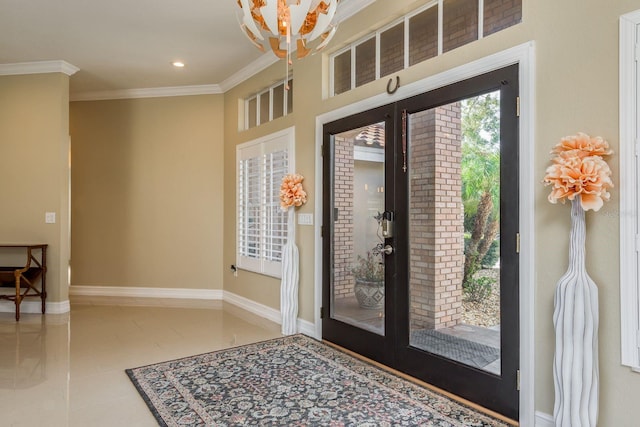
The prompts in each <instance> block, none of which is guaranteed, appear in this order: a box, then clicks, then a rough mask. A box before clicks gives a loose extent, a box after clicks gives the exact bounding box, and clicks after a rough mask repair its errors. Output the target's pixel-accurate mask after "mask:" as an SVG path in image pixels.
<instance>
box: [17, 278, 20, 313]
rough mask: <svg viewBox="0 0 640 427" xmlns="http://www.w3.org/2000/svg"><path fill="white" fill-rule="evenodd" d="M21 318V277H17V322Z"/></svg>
mask: <svg viewBox="0 0 640 427" xmlns="http://www.w3.org/2000/svg"><path fill="white" fill-rule="evenodd" d="M19 320H20V277H17V278H16V322H17V321H19Z"/></svg>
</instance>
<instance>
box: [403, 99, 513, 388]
mask: <svg viewBox="0 0 640 427" xmlns="http://www.w3.org/2000/svg"><path fill="white" fill-rule="evenodd" d="M499 96H500V92H499V91H498V92H492V93H488V94H484V95H480V96H476V97H473V98H468V99H464V100H462V101H459V102H455V103H451V104H448V105H443V106H439V107H436V108H433V109H430V110H426V111H421V112H418V113H414V114H409V115H408V120H407V122H408V134H409V138H410V140H409V144H408V146H409V149H410V152H409V172H410V178H409V212H410V213H409V299H410V304H409V310H410V313H409V319H410V345H411V346H412V347H415V348H418V349H421V350H425V351H428V352H430V353H433V354H436V355H439V356H442V357H444V358H447V359H451V360H454V361H456V362H459V363H463V364H465V365H469V366H472V367H474V368H478V369H482V370H485V371H487V372H490V373H492V374H497V375H500V369H501V368H500V355H501V352H500V350H501V349H500V256H499V246H500V244H499V239H500V235H499V231H500V218H499V211H500V209H499V207H500V202H499V200H500V98H499Z"/></svg>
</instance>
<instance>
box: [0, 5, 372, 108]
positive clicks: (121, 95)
mask: <svg viewBox="0 0 640 427" xmlns="http://www.w3.org/2000/svg"><path fill="white" fill-rule="evenodd" d="M375 1H376V0H343V2H342V3H341V4H340V7H339V8H338V10H337V11H336V17H335V19H336V23H337V24H339V23H340V22H342V21H344V20H346V19H349V18H351V17H352V16H353V15H355V14H356V13H358V12H360V11H361V10H362V9H364V8H365V7H367V6H369V5H371V4H372V3H375ZM279 61H280V59H279V58H277V57H276V56H275V55H274V54H273V53H272V52H271V51H269V52H266V53H264V54H263V55H261V56H260V57H259V58H258V59H256V60H255V61H253V62H251V63H250V64H249V65H247V66H246V67H244V68H242V69H241V70H240V71H238V72H237V73H235V74H233V75H232V76H231V77H228V78H227V79H225V80H224V81H223V82H222V83H220V84H212V85H202V86H175V87H158V88H147V89H123V90H109V91H96V92H82V93H77V94H71V101H99V100H107V99H129V98H158V97H165V96H187V95H210V94H222V93H225V92H227V91H228V90H230V89H233V88H234V87H236V86H237V85H239V84H240V83H242V82H244V81H246V80H248V79H250V78H251V77H253V76H255V75H256V74H258V73H260V72H261V71H263V70H265V69H266V68H267V67H269V66H271V65H273V64H275V63H277V62H279ZM0 70H1V68H0ZM76 71H77V70H76Z"/></svg>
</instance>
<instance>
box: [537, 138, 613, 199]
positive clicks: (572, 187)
mask: <svg viewBox="0 0 640 427" xmlns="http://www.w3.org/2000/svg"><path fill="white" fill-rule="evenodd" d="M551 153H552V154H555V157H554V158H553V159H552V163H553V164H552V165H551V166H549V167H548V168H547V171H546V175H545V177H544V183H545V185H550V186H551V187H552V188H551V194H549V201H550V202H551V203H557V202H558V200H560V201H561V202H563V203H564V201H565V199H569V200H573V199H575V198H576V196H580V203H581V205H582V209H584V210H586V211H587V210H589V209H593V210H594V211H598V210H599V209H600V208H601V207H602V205H603V204H604V202H605V201H607V200H609V197H610V194H609V191H608V190H609V189H610V188H612V187H613V181H612V180H611V169H610V168H609V165H608V164H607V162H605V161H604V159H603V156H608V155H610V154H611V153H612V151H611V149H610V148H609V143H608V142H607V141H605V140H604V139H602V138H601V137H593V138H592V137H590V136H589V135H587V134H584V133H582V132H580V133H578V134H577V135H572V136H566V137H564V138H562V140H561V141H560V142H559V143H558V144H557V145H556V146H555V147H554V149H553V150H552V151H551Z"/></svg>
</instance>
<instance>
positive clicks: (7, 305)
mask: <svg viewBox="0 0 640 427" xmlns="http://www.w3.org/2000/svg"><path fill="white" fill-rule="evenodd" d="M45 309H46V312H47V314H62V313H68V312H69V310H71V305H70V304H69V300H66V301H61V302H47V303H45ZM15 312H16V304H15V303H14V302H13V301H0V313H15ZM20 313H29V314H40V313H42V305H41V303H40V301H39V300H38V301H36V300H33V301H22V303H20Z"/></svg>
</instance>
